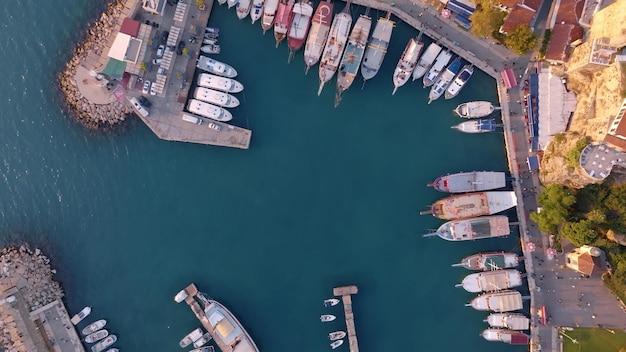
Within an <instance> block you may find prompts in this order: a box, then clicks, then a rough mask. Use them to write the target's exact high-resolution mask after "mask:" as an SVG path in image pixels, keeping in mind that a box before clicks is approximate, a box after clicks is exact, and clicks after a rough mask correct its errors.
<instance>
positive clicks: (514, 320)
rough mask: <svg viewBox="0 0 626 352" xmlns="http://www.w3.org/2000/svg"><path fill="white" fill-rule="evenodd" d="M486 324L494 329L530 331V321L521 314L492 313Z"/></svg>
mask: <svg viewBox="0 0 626 352" xmlns="http://www.w3.org/2000/svg"><path fill="white" fill-rule="evenodd" d="M485 322H486V323H489V325H490V326H491V327H492V328H505V329H511V330H528V328H529V327H530V319H528V318H527V317H526V316H525V315H524V314H520V313H491V314H489V316H487V319H485Z"/></svg>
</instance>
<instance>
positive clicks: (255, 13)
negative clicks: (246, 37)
mask: <svg viewBox="0 0 626 352" xmlns="http://www.w3.org/2000/svg"><path fill="white" fill-rule="evenodd" d="M264 3H265V1H264V0H254V1H253V2H252V9H251V10H250V19H251V20H252V24H254V22H256V21H258V20H259V19H260V18H261V16H263V5H264Z"/></svg>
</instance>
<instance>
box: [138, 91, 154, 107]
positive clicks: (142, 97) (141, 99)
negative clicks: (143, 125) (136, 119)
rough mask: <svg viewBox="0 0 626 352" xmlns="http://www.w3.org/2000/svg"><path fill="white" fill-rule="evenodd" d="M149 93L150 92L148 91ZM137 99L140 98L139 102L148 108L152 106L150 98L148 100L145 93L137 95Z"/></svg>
mask: <svg viewBox="0 0 626 352" xmlns="http://www.w3.org/2000/svg"><path fill="white" fill-rule="evenodd" d="M146 94H148V93H146ZM137 100H139V103H140V104H141V105H143V106H145V107H146V108H149V107H151V106H152V103H151V102H150V100H148V98H146V97H144V96H143V95H140V96H138V97H137Z"/></svg>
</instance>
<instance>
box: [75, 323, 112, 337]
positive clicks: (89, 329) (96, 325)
mask: <svg viewBox="0 0 626 352" xmlns="http://www.w3.org/2000/svg"><path fill="white" fill-rule="evenodd" d="M105 325H107V321H106V320H104V319H100V320H98V321H95V322H93V323H91V324H89V325H87V326H86V327H85V328H84V329H83V331H81V332H82V333H83V335H89V334H93V333H94V332H96V331H98V330H100V329H102V328H103V327H104V326H105Z"/></svg>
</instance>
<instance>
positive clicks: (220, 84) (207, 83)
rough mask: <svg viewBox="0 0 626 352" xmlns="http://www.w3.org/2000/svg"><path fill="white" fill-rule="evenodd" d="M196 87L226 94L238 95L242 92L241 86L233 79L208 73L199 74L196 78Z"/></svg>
mask: <svg viewBox="0 0 626 352" xmlns="http://www.w3.org/2000/svg"><path fill="white" fill-rule="evenodd" d="M198 85H199V86H201V87H205V88H211V89H215V90H219V91H222V92H226V93H239V92H241V91H242V90H243V85H242V84H241V83H239V82H237V81H235V80H234V79H232V78H227V77H221V76H217V75H212V74H210V73H201V74H200V75H199V76H198Z"/></svg>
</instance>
